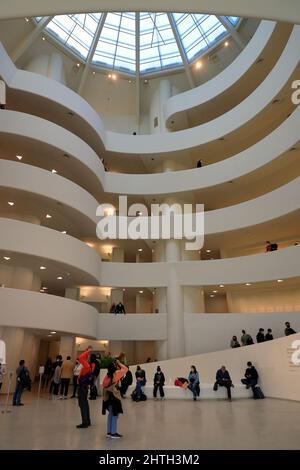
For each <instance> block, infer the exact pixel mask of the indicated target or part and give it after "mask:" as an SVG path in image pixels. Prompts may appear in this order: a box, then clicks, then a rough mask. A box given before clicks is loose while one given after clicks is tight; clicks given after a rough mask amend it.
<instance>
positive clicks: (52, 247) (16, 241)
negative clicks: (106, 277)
mask: <svg viewBox="0 0 300 470" xmlns="http://www.w3.org/2000/svg"><path fill="white" fill-rule="evenodd" d="M0 233H1V238H0V250H3V251H5V252H9V253H18V254H20V255H26V256H32V257H37V258H39V259H42V260H51V261H54V262H56V263H59V264H62V265H64V266H70V267H72V268H74V269H75V270H76V271H77V272H78V273H81V278H82V280H83V281H84V282H83V284H87V285H89V284H91V285H98V284H99V281H100V269H101V258H100V257H99V255H98V254H97V253H96V252H95V251H94V250H93V249H92V248H90V247H89V246H88V245H86V244H85V243H83V242H82V241H80V240H77V239H76V238H73V237H71V236H69V235H65V234H62V233H60V232H57V231H56V230H52V229H50V228H46V227H41V226H39V225H34V224H31V223H28V222H21V221H19V220H12V219H5V218H0Z"/></svg>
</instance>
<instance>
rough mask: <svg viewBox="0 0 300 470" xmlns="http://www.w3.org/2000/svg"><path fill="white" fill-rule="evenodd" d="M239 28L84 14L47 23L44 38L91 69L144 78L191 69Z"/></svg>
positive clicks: (169, 16) (168, 17) (212, 21)
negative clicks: (193, 64) (164, 71)
mask: <svg viewBox="0 0 300 470" xmlns="http://www.w3.org/2000/svg"><path fill="white" fill-rule="evenodd" d="M41 20H42V17H39V18H36V19H35V21H36V22H37V23H39V22H40V21H41ZM238 24H239V18H237V17H233V16H215V15H203V14H190V13H151V12H141V13H139V12H138V13H132V12H126V13H88V14H72V15H59V16H54V17H53V18H49V21H48V22H47V23H46V26H45V32H47V33H49V35H50V36H52V37H53V38H55V39H56V40H57V41H58V42H59V43H61V44H63V45H64V46H65V47H67V49H68V50H69V51H71V52H72V53H74V54H75V55H76V56H78V57H79V58H80V59H81V60H82V61H88V62H89V64H90V65H91V66H94V67H95V68H96V67H100V68H104V69H108V70H116V71H120V72H124V73H127V74H131V75H134V74H140V75H147V74H151V73H153V72H159V71H163V70H168V69H172V68H180V67H183V66H186V65H188V64H191V63H192V62H193V61H194V60H196V59H197V58H198V57H199V56H201V55H202V54H203V53H205V52H206V51H207V50H208V49H209V48H211V47H213V46H215V45H216V44H217V43H218V42H219V41H221V40H222V39H224V38H225V37H227V36H229V35H230V34H231V33H232V32H233V31H234V29H235V28H236V27H237V26H238Z"/></svg>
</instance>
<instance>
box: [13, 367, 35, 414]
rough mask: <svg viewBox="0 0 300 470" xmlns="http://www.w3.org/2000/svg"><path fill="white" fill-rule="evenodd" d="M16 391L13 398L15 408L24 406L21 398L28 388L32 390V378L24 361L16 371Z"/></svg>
mask: <svg viewBox="0 0 300 470" xmlns="http://www.w3.org/2000/svg"><path fill="white" fill-rule="evenodd" d="M16 376H17V379H16V389H15V393H14V396H13V406H22V405H23V403H21V396H22V393H23V391H24V390H25V389H26V388H28V389H29V390H30V384H31V380H30V376H29V371H28V369H27V367H25V361H24V359H22V360H21V361H20V362H19V367H18V368H17V370H16Z"/></svg>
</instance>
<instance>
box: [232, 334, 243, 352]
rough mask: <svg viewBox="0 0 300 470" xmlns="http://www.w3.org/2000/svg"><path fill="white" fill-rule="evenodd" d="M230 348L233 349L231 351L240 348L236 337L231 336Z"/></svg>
mask: <svg viewBox="0 0 300 470" xmlns="http://www.w3.org/2000/svg"><path fill="white" fill-rule="evenodd" d="M230 347H231V348H233V349H234V348H240V347H241V345H240V343H239V342H238V340H237V337H236V336H233V337H232V340H231V341H230Z"/></svg>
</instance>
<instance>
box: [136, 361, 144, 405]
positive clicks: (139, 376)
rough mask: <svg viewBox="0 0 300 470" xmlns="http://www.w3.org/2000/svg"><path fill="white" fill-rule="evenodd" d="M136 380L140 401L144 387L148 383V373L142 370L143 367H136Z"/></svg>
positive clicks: (137, 397)
mask: <svg viewBox="0 0 300 470" xmlns="http://www.w3.org/2000/svg"><path fill="white" fill-rule="evenodd" d="M135 378H136V386H135V393H136V399H137V400H139V399H140V397H141V395H142V387H144V386H145V385H146V383H147V380H146V372H145V371H144V370H143V369H142V368H141V366H137V367H136V372H135Z"/></svg>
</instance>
